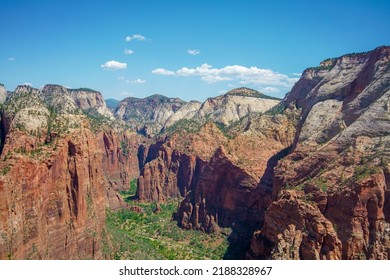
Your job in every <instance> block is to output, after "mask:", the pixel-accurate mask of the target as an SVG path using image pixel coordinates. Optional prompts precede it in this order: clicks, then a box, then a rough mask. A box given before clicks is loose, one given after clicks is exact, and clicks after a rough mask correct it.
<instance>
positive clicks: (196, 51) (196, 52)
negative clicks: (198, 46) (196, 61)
mask: <svg viewBox="0 0 390 280" xmlns="http://www.w3.org/2000/svg"><path fill="white" fill-rule="evenodd" d="M187 53H188V54H190V55H198V54H200V51H199V50H193V49H188V50H187Z"/></svg>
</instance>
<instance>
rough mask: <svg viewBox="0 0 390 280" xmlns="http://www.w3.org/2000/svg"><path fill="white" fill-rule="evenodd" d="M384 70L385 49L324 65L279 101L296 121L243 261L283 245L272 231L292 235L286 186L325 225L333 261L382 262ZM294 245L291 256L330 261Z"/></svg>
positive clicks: (387, 94) (386, 139)
mask: <svg viewBox="0 0 390 280" xmlns="http://www.w3.org/2000/svg"><path fill="white" fill-rule="evenodd" d="M389 65H390V48H389V47H380V48H377V49H375V50H373V51H371V52H368V53H363V54H352V55H346V56H342V57H339V58H336V59H331V60H327V61H325V62H323V63H322V65H321V66H319V67H315V68H309V69H307V70H306V71H305V72H304V73H303V75H302V78H301V80H300V81H298V82H297V84H296V85H295V86H294V88H293V89H292V91H291V92H290V93H289V94H288V95H287V96H286V99H285V101H284V102H285V103H284V105H287V104H294V105H295V106H297V108H298V109H300V110H301V111H302V117H301V120H300V122H299V125H298V131H297V135H296V137H295V140H294V143H293V149H292V151H291V153H290V154H289V155H288V156H287V157H286V158H284V159H283V160H282V161H280V162H279V164H278V166H277V167H276V169H275V178H274V192H273V197H274V200H276V201H275V202H274V203H273V204H272V206H271V207H270V208H269V209H268V210H267V212H266V215H265V220H266V221H268V222H267V223H265V225H264V228H263V229H262V230H261V232H260V233H259V234H258V236H255V238H254V240H253V242H252V248H251V257H259V258H273V257H275V256H276V255H275V254H274V253H275V252H279V253H280V251H281V250H279V249H278V248H280V247H283V246H284V245H283V244H289V242H290V241H289V240H288V238H289V237H287V236H286V237H284V236H283V235H280V234H279V235H278V234H277V233H276V231H273V230H272V228H281V229H284V228H286V226H285V225H295V229H294V230H296V228H297V227H296V219H295V218H294V217H296V216H297V215H298V214H300V213H299V212H300V210H299V207H298V208H297V209H296V210H291V211H289V214H288V215H285V216H283V215H280V212H281V208H283V207H286V206H285V205H286V201H285V199H284V198H283V197H284V195H283V193H284V191H283V190H285V189H294V190H295V191H296V201H297V202H296V203H295V204H297V205H306V206H305V207H306V208H307V210H308V211H310V212H311V213H312V214H315V215H317V218H316V219H317V220H324V221H325V220H326V221H327V223H328V222H330V223H331V224H332V225H333V228H334V230H335V232H336V234H337V239H336V238H333V237H332V242H333V245H332V246H333V247H334V248H337V247H338V245H337V244H338V241H337V240H339V241H340V242H341V250H340V252H341V256H340V257H341V258H343V259H388V258H390V255H389V253H390V252H389V245H390V243H389V240H390V235H389V234H390V230H389V228H390V227H389V226H390V224H389V214H390V212H389V211H388V210H389V206H388V205H389V200H388V198H389V195H388V192H389V179H388V176H389V175H388V174H389V162H390V154H389V151H390V136H389V133H388V132H389V129H390V111H389V104H390V67H389ZM309 205H310V206H311V207H309ZM276 211H278V212H279V214H278V213H276ZM304 217H306V218H304V220H305V223H306V224H307V223H308V222H309V218H307V216H304ZM299 230H301V229H299ZM327 231H328V230H327ZM329 232H330V231H329ZM316 240H317V241H316V242H317V243H316V244H317V245H319V244H321V240H319V239H318V238H317V239H316ZM290 243H291V242H290ZM317 245H316V246H317ZM299 246H300V247H299V252H300V254H299V258H310V259H318V258H331V256H330V255H326V256H325V255H321V254H317V253H315V254H311V255H310V254H309V255H307V254H302V252H303V251H304V250H306V247H307V246H306V245H304V244H301V245H299ZM321 246H324V245H321ZM329 246H330V245H329V244H328V245H327V251H328V248H329ZM259 248H262V249H261V250H260V249H259ZM334 253H336V251H334ZM332 254H333V253H332ZM335 256H336V255H333V257H335ZM286 257H288V258H295V257H296V254H295V255H294V256H292V255H290V256H288V255H286Z"/></svg>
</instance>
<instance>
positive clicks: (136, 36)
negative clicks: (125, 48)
mask: <svg viewBox="0 0 390 280" xmlns="http://www.w3.org/2000/svg"><path fill="white" fill-rule="evenodd" d="M132 40H137V41H145V40H146V38H145V37H144V36H142V35H141V34H134V35H131V36H129V35H128V36H126V38H125V41H126V42H130V41H132Z"/></svg>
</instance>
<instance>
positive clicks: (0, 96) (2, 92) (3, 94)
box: [0, 84, 7, 103]
mask: <svg viewBox="0 0 390 280" xmlns="http://www.w3.org/2000/svg"><path fill="white" fill-rule="evenodd" d="M6 99H7V90H6V89H5V87H4V85H3V84H0V103H4V102H5V100H6Z"/></svg>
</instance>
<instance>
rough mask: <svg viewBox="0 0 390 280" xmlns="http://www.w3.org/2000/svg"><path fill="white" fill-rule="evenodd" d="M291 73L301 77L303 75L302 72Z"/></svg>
mask: <svg viewBox="0 0 390 280" xmlns="http://www.w3.org/2000/svg"><path fill="white" fill-rule="evenodd" d="M291 75H293V76H298V77H300V76H302V73H291Z"/></svg>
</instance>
